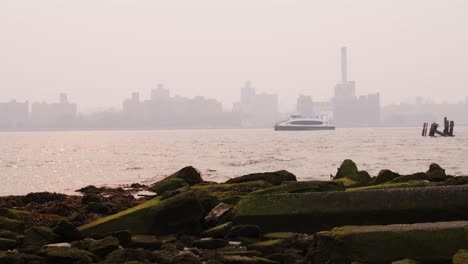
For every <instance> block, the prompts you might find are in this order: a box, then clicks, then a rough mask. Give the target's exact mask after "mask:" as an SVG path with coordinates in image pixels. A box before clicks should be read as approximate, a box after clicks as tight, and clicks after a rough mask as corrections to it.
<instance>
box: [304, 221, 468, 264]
mask: <svg viewBox="0 0 468 264" xmlns="http://www.w3.org/2000/svg"><path fill="white" fill-rule="evenodd" d="M315 237H316V238H315V242H314V245H313V246H312V248H311V249H310V251H309V256H310V257H311V259H313V260H314V261H315V262H314V263H326V262H328V263H349V264H350V263H352V262H360V263H390V262H392V261H397V260H400V259H402V258H409V259H413V260H416V261H420V262H422V263H448V262H449V261H451V259H452V256H453V255H454V254H455V253H456V252H457V250H458V249H460V248H462V247H464V246H466V245H468V221H458V222H437V223H420V224H408V225H401V224H399V225H387V226H344V227H338V228H334V229H333V230H331V231H324V232H319V233H317V234H316V236H315Z"/></svg>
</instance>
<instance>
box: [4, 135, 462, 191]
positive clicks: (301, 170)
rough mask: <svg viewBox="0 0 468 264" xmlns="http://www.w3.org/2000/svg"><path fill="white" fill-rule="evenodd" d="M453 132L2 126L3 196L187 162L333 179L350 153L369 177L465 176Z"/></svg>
mask: <svg viewBox="0 0 468 264" xmlns="http://www.w3.org/2000/svg"><path fill="white" fill-rule="evenodd" d="M456 133H457V136H456V137H454V138H429V137H426V138H423V137H421V136H420V131H419V128H374V129H371V128H369V129H338V130H336V131H303V132H274V131H272V130H267V129H264V130H175V131H171V130H167V131H80V132H11V133H10V132H3V133H0V147H1V150H0V179H1V184H0V195H8V194H25V193H28V192H32V191H56V192H66V193H71V192H73V190H75V189H77V188H80V187H83V186H86V185H89V184H94V185H114V184H126V183H133V182H143V183H151V182H154V181H156V180H158V179H160V178H162V177H164V176H166V175H168V174H170V173H172V172H174V171H176V170H178V169H180V168H182V167H184V166H186V165H193V166H194V167H196V168H198V169H199V170H200V171H201V172H202V174H203V177H204V179H206V180H212V181H218V182H219V181H224V180H226V179H228V178H231V177H234V176H239V175H242V174H247V173H252V172H261V171H273V170H279V169H287V170H289V171H291V172H292V173H294V174H296V176H298V178H300V179H303V180H305V179H329V175H330V174H334V173H335V172H336V168H337V167H338V166H339V164H340V163H341V162H342V161H343V160H344V159H346V158H351V159H353V160H354V161H355V162H356V163H357V164H358V167H359V168H360V169H362V170H367V171H369V172H370V173H371V175H375V174H377V173H378V171H379V170H380V169H384V168H388V169H391V170H394V171H398V172H400V173H411V172H416V171H426V170H427V167H428V166H429V164H430V163H431V162H438V163H439V164H440V165H441V166H442V167H444V168H445V169H446V171H447V172H448V173H450V174H455V175H463V174H465V175H466V174H468V128H457V129H456Z"/></svg>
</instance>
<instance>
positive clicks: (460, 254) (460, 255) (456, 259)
mask: <svg viewBox="0 0 468 264" xmlns="http://www.w3.org/2000/svg"><path fill="white" fill-rule="evenodd" d="M452 263H453V264H466V263H468V250H466V249H460V250H458V251H457V253H456V254H455V255H453V258H452Z"/></svg>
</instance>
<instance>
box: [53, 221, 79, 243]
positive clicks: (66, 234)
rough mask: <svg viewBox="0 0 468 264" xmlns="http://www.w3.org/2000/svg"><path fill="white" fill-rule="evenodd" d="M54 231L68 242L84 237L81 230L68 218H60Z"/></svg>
mask: <svg viewBox="0 0 468 264" xmlns="http://www.w3.org/2000/svg"><path fill="white" fill-rule="evenodd" d="M52 231H54V233H56V234H57V235H59V236H60V238H61V240H63V241H66V242H72V241H76V240H81V239H83V235H82V234H81V232H80V231H79V230H78V229H77V228H76V227H75V226H74V225H72V224H71V223H70V222H68V221H67V220H60V221H59V222H58V223H57V224H56V225H55V227H54V228H53V230H52Z"/></svg>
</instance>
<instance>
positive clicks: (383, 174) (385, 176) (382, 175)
mask: <svg viewBox="0 0 468 264" xmlns="http://www.w3.org/2000/svg"><path fill="white" fill-rule="evenodd" d="M400 176H401V175H400V174H399V173H397V172H393V171H391V170H381V171H380V172H379V175H377V177H376V178H375V179H374V181H373V182H372V184H382V183H385V182H389V181H391V180H393V179H395V178H398V177H400Z"/></svg>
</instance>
